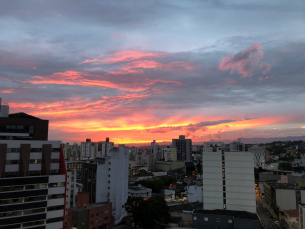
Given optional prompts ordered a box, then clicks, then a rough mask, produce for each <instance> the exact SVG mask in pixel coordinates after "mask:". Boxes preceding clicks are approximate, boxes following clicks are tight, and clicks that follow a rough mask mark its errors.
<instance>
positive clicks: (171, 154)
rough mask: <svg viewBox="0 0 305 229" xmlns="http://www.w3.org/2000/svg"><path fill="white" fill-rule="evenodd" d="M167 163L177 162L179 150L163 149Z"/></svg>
mask: <svg viewBox="0 0 305 229" xmlns="http://www.w3.org/2000/svg"><path fill="white" fill-rule="evenodd" d="M162 151H163V154H164V160H165V161H177V148H175V147H174V148H163V149H162Z"/></svg>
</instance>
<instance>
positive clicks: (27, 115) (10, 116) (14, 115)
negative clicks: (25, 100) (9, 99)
mask: <svg viewBox="0 0 305 229" xmlns="http://www.w3.org/2000/svg"><path fill="white" fill-rule="evenodd" d="M8 117H9V118H24V119H39V120H41V119H40V118H37V117H34V116H32V115H29V114H26V113H23V112H19V113H14V114H9V115H8Z"/></svg>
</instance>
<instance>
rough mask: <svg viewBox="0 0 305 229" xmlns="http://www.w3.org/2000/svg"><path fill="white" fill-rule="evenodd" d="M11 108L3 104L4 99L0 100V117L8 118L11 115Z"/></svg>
mask: <svg viewBox="0 0 305 229" xmlns="http://www.w3.org/2000/svg"><path fill="white" fill-rule="evenodd" d="M9 110H10V109H9V106H8V105H3V104H2V99H1V98H0V117H4V118H7V117H8V114H9Z"/></svg>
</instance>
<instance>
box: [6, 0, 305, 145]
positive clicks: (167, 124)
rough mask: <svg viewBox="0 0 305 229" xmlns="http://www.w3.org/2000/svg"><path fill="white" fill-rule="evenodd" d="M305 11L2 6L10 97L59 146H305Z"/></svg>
mask: <svg viewBox="0 0 305 229" xmlns="http://www.w3.org/2000/svg"><path fill="white" fill-rule="evenodd" d="M304 12H305V2H304V1H300V0H292V1H287V0H285V1H282V0H277V1H271V0H270V1H266V0H256V1H246V0H230V1H227V0H226V1H221V0H192V1H189V0H184V1H179V0H172V1H170V0H162V1H161V0H160V1H153V0H150V1H143V0H127V1H126V0H124V1H123V0H122V1H119V0H114V1H100V0H97V1H93V0H90V1H80V0H74V1H61V0H60V1H59V0H58V1H56V0H52V1H36V0H35V1H34V0H33V1H31V0H27V1H17V0H2V1H1V2H0V31H1V32H0V97H2V100H3V102H4V103H8V104H9V105H10V112H11V113H14V112H21V111H22V112H26V113H29V114H31V115H34V116H37V117H40V118H42V119H49V120H50V133H49V139H50V140H63V141H68V142H71V143H72V142H73V141H83V140H84V139H85V138H91V139H92V140H94V141H99V140H104V138H105V137H110V138H111V140H112V141H114V142H115V143H146V142H151V141H152V140H153V139H155V140H157V142H162V141H170V140H171V139H172V138H177V137H178V135H181V134H184V135H186V136H187V137H188V138H191V139H193V142H198V143H201V142H203V141H206V140H210V139H217V140H218V139H221V140H223V139H236V138H239V137H242V138H252V137H262V138H267V137H284V136H300V135H305V134H304V132H305V30H304V25H305V13H304Z"/></svg>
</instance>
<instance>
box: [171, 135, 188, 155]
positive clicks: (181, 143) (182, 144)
mask: <svg viewBox="0 0 305 229" xmlns="http://www.w3.org/2000/svg"><path fill="white" fill-rule="evenodd" d="M172 147H175V148H177V160H178V161H192V140H191V139H186V138H185V136H184V135H179V139H172Z"/></svg>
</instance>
